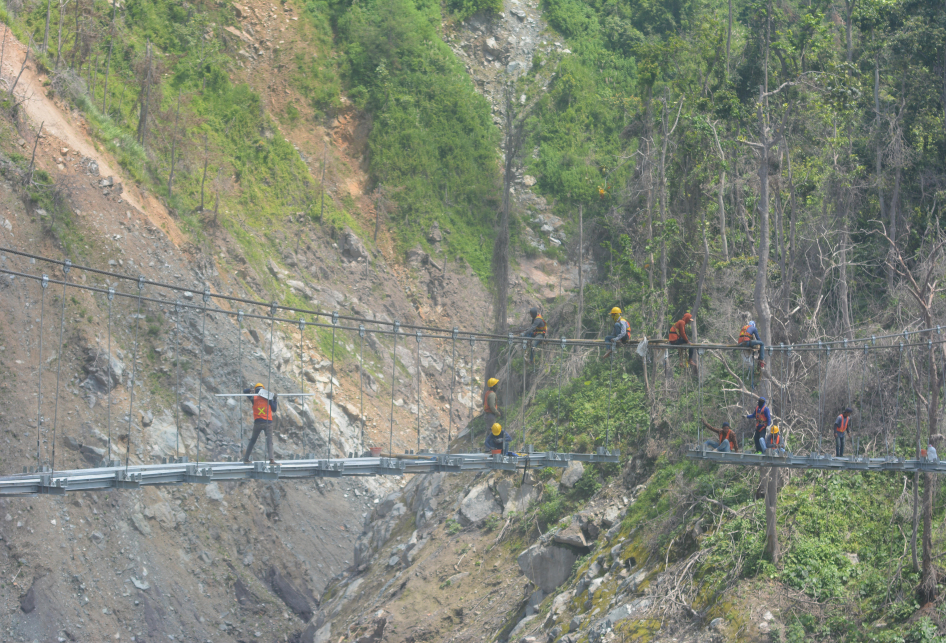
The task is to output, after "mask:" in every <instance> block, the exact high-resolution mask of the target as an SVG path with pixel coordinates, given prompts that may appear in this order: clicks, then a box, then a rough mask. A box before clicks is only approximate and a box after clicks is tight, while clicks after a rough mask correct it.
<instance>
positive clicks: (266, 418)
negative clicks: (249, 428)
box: [243, 384, 276, 464]
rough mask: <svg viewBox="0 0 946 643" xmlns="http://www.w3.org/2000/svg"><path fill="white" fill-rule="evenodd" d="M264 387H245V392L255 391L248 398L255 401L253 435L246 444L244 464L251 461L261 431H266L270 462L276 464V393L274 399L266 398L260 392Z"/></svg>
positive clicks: (267, 452) (273, 395) (258, 385)
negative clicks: (274, 454) (274, 443)
mask: <svg viewBox="0 0 946 643" xmlns="http://www.w3.org/2000/svg"><path fill="white" fill-rule="evenodd" d="M262 389H263V385H262V384H257V385H256V386H253V387H251V388H246V389H243V392H244V393H255V395H254V396H253V397H251V398H248V399H250V401H251V402H252V403H253V435H252V436H251V437H250V441H249V443H248V444H247V445H246V454H245V455H244V456H243V464H249V463H250V454H251V453H253V447H254V446H256V438H258V437H259V434H260V431H265V432H266V454H267V455H268V456H269V463H270V464H276V461H275V460H274V459H273V412H274V411H275V410H276V394H275V393H273V394H272V399H266V398H265V397H263V396H262V395H260V394H259V393H260V391H261V390H262Z"/></svg>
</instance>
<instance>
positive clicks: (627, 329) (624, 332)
mask: <svg viewBox="0 0 946 643" xmlns="http://www.w3.org/2000/svg"><path fill="white" fill-rule="evenodd" d="M630 334H631V325H630V324H629V323H628V321H627V320H626V319H624V318H623V317H622V318H621V336H620V337H618V339H621V338H622V337H628V336H630Z"/></svg>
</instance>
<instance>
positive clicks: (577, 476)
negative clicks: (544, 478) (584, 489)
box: [562, 460, 585, 489]
mask: <svg viewBox="0 0 946 643" xmlns="http://www.w3.org/2000/svg"><path fill="white" fill-rule="evenodd" d="M584 474H585V465H583V464H582V463H581V462H579V461H578V460H572V461H571V462H569V463H568V466H567V467H566V468H565V471H564V472H563V473H562V484H563V485H565V486H566V487H568V488H569V489H571V488H572V487H574V486H575V484H576V483H577V482H578V481H579V480H581V477H582V476H583V475H584Z"/></svg>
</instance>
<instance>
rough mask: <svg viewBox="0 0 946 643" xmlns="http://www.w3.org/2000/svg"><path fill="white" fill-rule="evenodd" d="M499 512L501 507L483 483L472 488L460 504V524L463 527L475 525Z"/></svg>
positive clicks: (490, 490)
mask: <svg viewBox="0 0 946 643" xmlns="http://www.w3.org/2000/svg"><path fill="white" fill-rule="evenodd" d="M500 511H502V507H500V506H499V503H498V502H496V498H495V497H494V496H493V491H492V489H490V488H489V487H488V486H486V483H485V482H484V483H483V484H479V485H477V486H475V487H473V489H471V490H470V493H468V494H467V495H466V498H464V499H463V501H462V502H461V503H460V522H461V523H462V524H463V525H471V524H475V523H478V522H480V521H481V520H485V519H486V518H487V517H488V516H489V515H490V514H494V513H498V512H500Z"/></svg>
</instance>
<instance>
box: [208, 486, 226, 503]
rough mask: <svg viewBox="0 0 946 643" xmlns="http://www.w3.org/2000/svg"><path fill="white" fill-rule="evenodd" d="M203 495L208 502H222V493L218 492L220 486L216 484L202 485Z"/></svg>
mask: <svg viewBox="0 0 946 643" xmlns="http://www.w3.org/2000/svg"><path fill="white" fill-rule="evenodd" d="M204 493H205V494H206V495H207V497H208V498H209V499H210V500H213V501H214V502H220V501H221V500H223V492H222V491H220V486H219V485H218V484H217V483H216V482H211V483H210V484H207V485H204Z"/></svg>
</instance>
